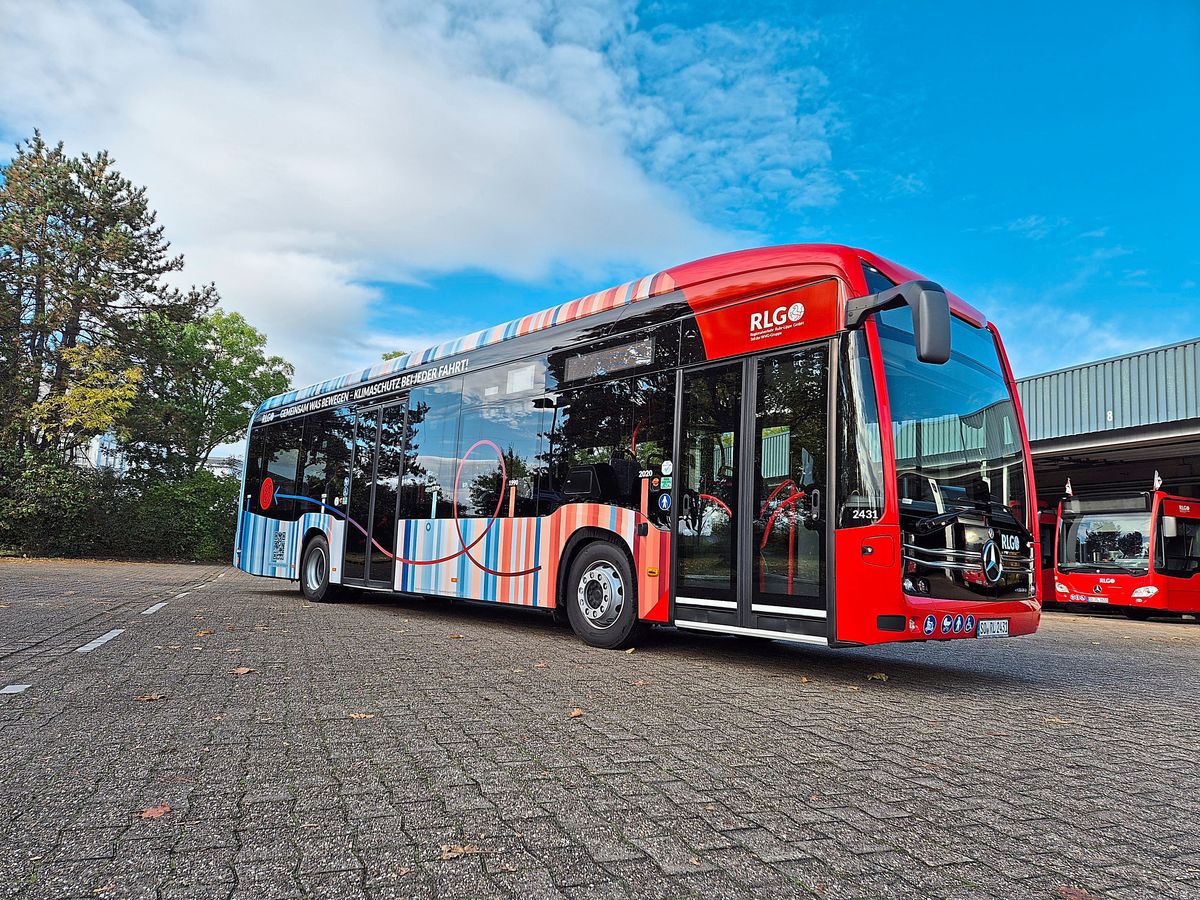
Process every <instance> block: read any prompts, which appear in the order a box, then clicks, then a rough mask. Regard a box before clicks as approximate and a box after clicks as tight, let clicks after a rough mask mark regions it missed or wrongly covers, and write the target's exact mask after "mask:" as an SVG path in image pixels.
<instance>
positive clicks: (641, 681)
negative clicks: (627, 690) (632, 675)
mask: <svg viewBox="0 0 1200 900" xmlns="http://www.w3.org/2000/svg"><path fill="white" fill-rule="evenodd" d="M649 683H650V682H648V681H647V680H646V679H645V678H639V679H638V680H637V681H634V682H632V684H633V686H634V687H645V686H646V685H648V684H649Z"/></svg>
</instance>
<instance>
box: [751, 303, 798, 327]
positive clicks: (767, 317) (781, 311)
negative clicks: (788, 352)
mask: <svg viewBox="0 0 1200 900" xmlns="http://www.w3.org/2000/svg"><path fill="white" fill-rule="evenodd" d="M803 321H804V304H803V303H793V304H792V305H791V306H777V307H775V308H774V309H773V310H771V311H770V312H753V313H750V330H751V331H752V332H754V331H766V330H768V329H772V328H783V327H784V326H785V325H800V324H802V323H803Z"/></svg>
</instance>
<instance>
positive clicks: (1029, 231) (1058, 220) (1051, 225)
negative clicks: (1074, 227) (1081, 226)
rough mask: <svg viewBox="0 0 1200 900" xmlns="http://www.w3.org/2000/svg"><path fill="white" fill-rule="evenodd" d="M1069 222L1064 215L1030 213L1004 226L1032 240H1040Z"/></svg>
mask: <svg viewBox="0 0 1200 900" xmlns="http://www.w3.org/2000/svg"><path fill="white" fill-rule="evenodd" d="M1068 224H1070V222H1069V220H1068V219H1065V218H1063V217H1062V216H1042V215H1030V216H1022V217H1021V218H1019V219H1015V220H1013V221H1012V222H1009V223H1008V224H1007V225H1006V226H1004V227H1005V229H1006V230H1008V231H1011V232H1013V233H1015V234H1022V235H1024V236H1025V237H1027V238H1029V239H1030V240H1031V241H1040V240H1041V239H1042V238H1045V237H1049V236H1050V235H1051V234H1053V233H1054V232H1055V231H1058V230H1059V229H1060V228H1063V227H1064V226H1066V225H1068Z"/></svg>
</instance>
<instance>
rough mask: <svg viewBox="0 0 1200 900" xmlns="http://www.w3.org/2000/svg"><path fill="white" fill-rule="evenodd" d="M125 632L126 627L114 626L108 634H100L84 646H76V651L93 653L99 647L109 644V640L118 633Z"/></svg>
mask: <svg viewBox="0 0 1200 900" xmlns="http://www.w3.org/2000/svg"><path fill="white" fill-rule="evenodd" d="M124 632H125V629H124V628H114V629H113V630H112V631H110V632H108V633H107V634H102V635H100V637H98V638H96V639H95V640H94V641H88V643H86V644H84V645H83V646H82V647H76V648H75V652H76V653H91V652H92V651H93V650H95V649H96V648H97V647H100V646H102V645H104V644H107V643H108V642H109V641H111V640H112V639H113V638H115V637H116V636H117V635H119V634H123V633H124Z"/></svg>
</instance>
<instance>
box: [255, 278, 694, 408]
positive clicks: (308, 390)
mask: <svg viewBox="0 0 1200 900" xmlns="http://www.w3.org/2000/svg"><path fill="white" fill-rule="evenodd" d="M674 289H675V280H674V279H673V278H672V277H671V276H670V275H669V274H667V273H666V272H658V273H657V274H654V275H647V276H646V277H645V278H639V279H637V280H636V281H627V282H625V284H621V285H618V286H616V287H611V288H606V289H605V290H603V291H597V292H596V293H594V294H588V295H587V296H586V297H579V298H578V299H576V300H570V301H568V302H566V303H560V304H559V305H558V306H553V307H551V308H550V309H544V310H542V311H541V312H538V313H532V314H530V315H527V316H522V317H521V318H519V319H514V320H513V321H511V322H505V323H503V324H500V325H496V326H493V327H492V328H485V329H483V330H482V331H477V332H475V333H474V334H470V335H467V336H466V337H461V338H456V339H455V340H453V341H447V342H445V343H444V344H438V345H437V346H435V347H428V348H426V349H425V350H420V351H417V352H415V353H409V354H408V355H406V356H400V357H397V358H396V359H393V360H388V361H387V362H384V363H378V364H376V365H374V366H371V367H370V368H369V369H363V370H362V371H361V372H351V373H349V374H347V375H342V376H340V377H338V378H332V379H330V380H328V381H323V382H321V383H320V384H313V385H309V386H308V387H305V388H300V389H299V390H295V391H289V392H288V393H286V394H280V395H278V396H276V397H271V398H270V399H268V400H265V401H264V402H263V404H262V405H261V406H260V407H259V408H258V412H256V413H255V415H256V416H257V415H258V413H261V412H264V411H266V410H269V409H275V408H277V407H280V406H286V405H288V404H290V403H295V402H297V401H300V400H310V399H312V398H313V397H319V396H321V395H322V394H329V393H332V392H334V391H339V390H342V389H343V388H345V387H347V386H348V385H357V384H361V383H363V382H367V381H376V380H378V379H381V378H386V377H388V376H391V375H395V374H396V373H398V372H403V371H405V370H407V369H415V368H417V367H419V366H424V365H428V364H429V363H432V362H436V361H437V360H439V359H444V358H445V357H447V356H453V355H455V354H456V353H463V352H468V351H471V350H478V349H479V348H480V347H487V346H489V345H491V344H498V343H500V342H501V341H506V340H509V339H511V338H515V337H523V336H525V335H527V334H533V333H534V332H537V331H542V330H543V329H546V328H550V327H552V326H554V325H561V324H564V323H566V322H574V321H575V320H576V319H582V318H585V317H586V316H591V315H595V314H597V313H602V312H605V311H607V310H610V309H616V308H617V307H619V306H623V305H625V304H628V303H636V302H637V301H639V300H646V299H649V298H650V297H653V296H657V295H658V294H665V293H669V292H670V291H673V290H674Z"/></svg>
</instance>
